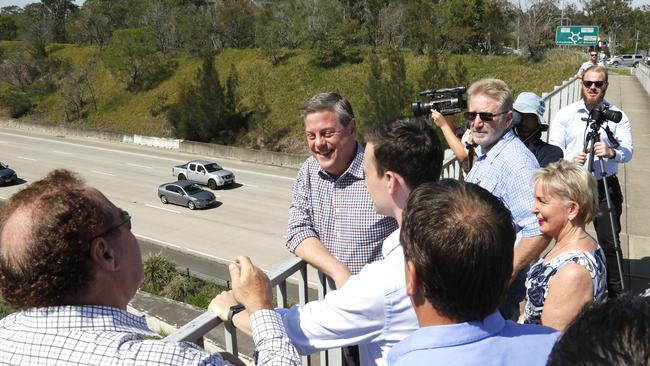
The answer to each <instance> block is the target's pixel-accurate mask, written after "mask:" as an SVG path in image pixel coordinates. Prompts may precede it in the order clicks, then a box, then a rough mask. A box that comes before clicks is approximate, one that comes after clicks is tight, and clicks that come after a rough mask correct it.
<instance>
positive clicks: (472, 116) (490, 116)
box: [463, 111, 508, 122]
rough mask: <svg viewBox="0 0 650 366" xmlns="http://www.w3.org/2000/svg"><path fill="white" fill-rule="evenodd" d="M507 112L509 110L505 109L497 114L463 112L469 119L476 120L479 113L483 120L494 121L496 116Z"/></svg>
mask: <svg viewBox="0 0 650 366" xmlns="http://www.w3.org/2000/svg"><path fill="white" fill-rule="evenodd" d="M506 113H508V111H503V112H501V113H497V114H494V113H490V112H465V113H463V116H464V117H465V119H466V120H468V121H474V120H475V119H476V116H477V115H478V116H479V117H480V118H481V121H485V122H490V121H494V117H496V116H500V115H502V114H506Z"/></svg>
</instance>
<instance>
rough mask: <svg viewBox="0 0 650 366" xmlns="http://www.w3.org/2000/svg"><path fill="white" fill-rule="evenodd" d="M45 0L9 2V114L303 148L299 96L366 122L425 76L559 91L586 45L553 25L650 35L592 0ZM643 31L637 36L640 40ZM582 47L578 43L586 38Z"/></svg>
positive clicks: (3, 53) (611, 3) (395, 109)
mask: <svg viewBox="0 0 650 366" xmlns="http://www.w3.org/2000/svg"><path fill="white" fill-rule="evenodd" d="M582 8H583V9H577V7H576V6H574V5H566V4H565V6H564V8H562V9H560V8H559V7H558V3H557V2H556V1H553V0H533V1H530V2H528V3H527V5H526V7H525V8H523V7H521V6H517V5H514V4H513V3H512V2H508V1H503V0H441V1H431V0H359V1H350V0H309V1H305V0H278V1H272V2H271V1H251V0H233V1H205V0H93V1H86V2H85V3H84V4H83V5H82V6H77V5H75V3H74V2H73V1H72V0H41V1H38V2H34V3H32V4H29V5H26V6H25V7H24V8H20V7H17V6H8V7H3V8H0V115H4V116H9V117H14V118H23V119H25V120H32V121H36V122H40V123H51V124H61V123H65V124H70V125H74V126H80V127H87V128H94V129H101V130H107V131H113V132H123V133H135V134H143V135H151V136H160V137H170V138H181V139H191V140H198V141H202V142H212V143H219V144H227V145H236V146H240V147H247V148H256V149H265V150H274V151H284V152H291V153H304V152H305V146H304V145H305V144H304V142H303V132H302V131H301V130H302V129H301V122H300V120H299V117H298V109H299V108H300V106H301V104H302V103H303V102H304V101H305V100H306V99H307V98H308V97H309V96H311V95H313V94H314V93H316V92H320V91H339V92H341V93H342V94H344V95H346V96H347V97H348V98H349V99H350V101H351V102H352V104H353V106H354V109H355V112H356V115H357V120H358V121H359V124H360V131H361V132H363V130H364V128H365V127H366V126H367V125H369V124H371V123H374V122H376V121H377V120H379V119H385V118H391V117H394V116H396V115H400V114H408V113H410V110H409V106H410V104H411V103H412V102H414V101H416V100H417V99H418V98H417V92H418V91H420V90H423V89H430V88H444V87H451V86H457V85H468V84H469V83H471V82H472V81H475V80H477V79H479V78H482V77H487V76H491V77H498V78H501V79H504V80H505V81H506V82H508V84H509V85H510V86H511V88H512V89H513V91H514V92H515V93H517V92H520V91H524V90H527V91H534V92H536V93H541V92H544V91H549V90H552V88H553V86H554V85H557V84H559V83H561V82H562V81H563V80H566V79H567V78H568V77H570V76H572V75H573V74H574V73H575V71H576V70H577V68H578V66H579V65H580V63H581V62H583V61H584V59H586V57H585V54H584V51H585V50H586V48H582V49H580V48H573V49H566V50H559V49H555V48H554V45H553V38H554V32H555V27H556V26H557V25H559V24H560V22H562V21H566V20H569V24H594V25H599V26H600V29H601V38H603V39H605V38H608V39H610V43H609V48H607V49H604V51H606V52H614V51H616V52H619V53H620V52H631V50H633V49H634V46H635V44H636V41H638V44H639V45H645V44H648V42H650V20H649V19H650V16H649V15H650V9H648V8H635V9H633V8H631V7H630V5H629V3H628V2H621V1H618V0H587V1H585V2H583V3H582ZM635 35H640V36H639V39H635ZM580 51H583V52H580Z"/></svg>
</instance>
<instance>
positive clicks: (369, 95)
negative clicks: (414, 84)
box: [359, 49, 413, 133]
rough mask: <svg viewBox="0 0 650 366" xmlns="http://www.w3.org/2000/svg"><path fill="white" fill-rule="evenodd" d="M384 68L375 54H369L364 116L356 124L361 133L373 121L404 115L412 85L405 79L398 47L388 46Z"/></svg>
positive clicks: (403, 64)
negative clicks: (358, 124)
mask: <svg viewBox="0 0 650 366" xmlns="http://www.w3.org/2000/svg"><path fill="white" fill-rule="evenodd" d="M386 52H387V58H386V68H387V70H384V68H383V67H382V65H381V60H380V58H379V55H378V53H376V52H373V53H372V54H371V55H370V57H369V73H368V83H367V85H366V101H365V103H364V111H365V113H364V115H365V116H366V119H365V120H364V121H363V123H362V124H361V126H360V127H359V129H360V132H361V133H363V132H364V131H365V129H366V128H367V127H368V126H370V125H372V124H373V123H376V122H379V121H383V120H387V119H391V118H394V117H397V116H399V115H401V114H403V113H404V112H405V111H406V110H407V108H408V106H409V105H410V104H409V102H410V100H411V99H412V97H413V96H412V94H413V92H412V88H411V87H410V85H409V84H408V82H407V79H406V66H405V63H404V57H403V56H402V55H401V53H400V52H399V50H397V49H388V50H387V51H386Z"/></svg>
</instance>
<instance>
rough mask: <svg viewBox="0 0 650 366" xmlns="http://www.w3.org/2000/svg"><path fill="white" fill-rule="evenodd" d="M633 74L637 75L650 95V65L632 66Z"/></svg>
mask: <svg viewBox="0 0 650 366" xmlns="http://www.w3.org/2000/svg"><path fill="white" fill-rule="evenodd" d="M632 75H634V76H636V78H637V79H638V80H639V82H640V83H641V85H643V89H645V91H646V93H648V95H650V67H649V66H648V65H645V64H639V67H635V68H632Z"/></svg>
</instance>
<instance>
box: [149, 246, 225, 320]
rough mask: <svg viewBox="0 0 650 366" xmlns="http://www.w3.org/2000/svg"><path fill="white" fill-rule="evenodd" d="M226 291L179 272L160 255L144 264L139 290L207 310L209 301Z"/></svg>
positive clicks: (223, 288) (150, 258)
mask: <svg viewBox="0 0 650 366" xmlns="http://www.w3.org/2000/svg"><path fill="white" fill-rule="evenodd" d="M227 289H228V288H226V287H222V286H219V285H217V284H214V283H211V282H207V281H203V280H201V279H198V278H196V277H192V276H190V275H189V274H183V273H181V272H179V271H178V270H176V266H175V265H174V264H173V263H172V262H171V261H170V260H169V259H167V258H166V257H165V256H164V255H163V254H161V253H158V254H154V255H152V256H151V257H149V258H148V259H147V260H146V261H145V262H144V281H143V282H142V285H141V286H140V290H142V291H145V292H148V293H150V294H153V295H156V296H161V297H165V298H168V299H172V300H175V301H180V302H184V303H187V304H190V305H194V306H196V307H199V308H203V309H207V307H208V305H209V304H210V301H211V300H212V299H213V298H214V297H215V296H216V295H217V294H218V293H220V292H221V291H225V290H227Z"/></svg>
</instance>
